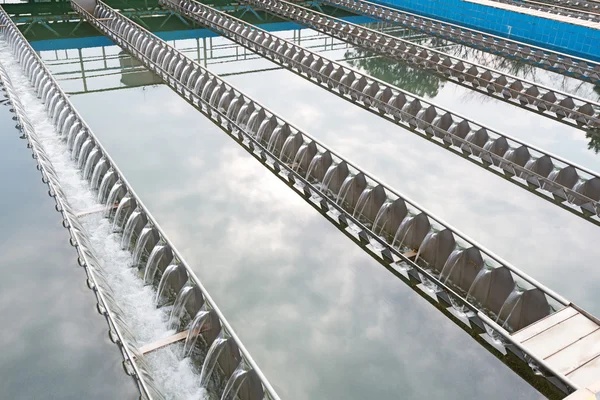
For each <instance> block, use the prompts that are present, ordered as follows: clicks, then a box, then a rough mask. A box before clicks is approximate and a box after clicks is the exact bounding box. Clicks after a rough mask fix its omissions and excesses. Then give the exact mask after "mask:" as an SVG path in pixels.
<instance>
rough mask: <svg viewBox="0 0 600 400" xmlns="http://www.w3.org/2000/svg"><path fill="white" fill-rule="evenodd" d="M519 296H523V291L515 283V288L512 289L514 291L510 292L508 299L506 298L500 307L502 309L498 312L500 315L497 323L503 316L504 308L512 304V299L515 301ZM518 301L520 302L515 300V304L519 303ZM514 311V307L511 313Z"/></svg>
mask: <svg viewBox="0 0 600 400" xmlns="http://www.w3.org/2000/svg"><path fill="white" fill-rule="evenodd" d="M518 296H521V291H520V290H519V288H518V286H516V285H515V288H514V289H513V290H512V292H510V294H509V295H508V297H507V298H506V300H504V304H502V307H500V311H499V312H498V316H497V317H496V323H498V322H499V321H500V318H501V317H502V312H503V311H504V308H505V307H506V306H507V305H508V304H510V303H511V302H512V301H514V300H515V299H516V298H517V297H518ZM517 303H518V302H515V306H516V305H517ZM513 311H514V307H513V309H512V310H511V312H510V313H509V314H512V312H513ZM506 321H508V318H507V319H506ZM506 321H505V323H506Z"/></svg>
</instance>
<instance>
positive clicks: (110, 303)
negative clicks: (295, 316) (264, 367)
mask: <svg viewBox="0 0 600 400" xmlns="http://www.w3.org/2000/svg"><path fill="white" fill-rule="evenodd" d="M0 33H1V34H2V36H3V37H4V39H5V40H6V41H7V42H8V43H9V44H10V47H11V48H12V50H13V52H14V54H15V58H17V59H18V61H19V63H20V65H21V68H22V69H23V72H24V73H25V74H26V75H27V77H28V78H29V79H30V82H31V84H32V85H33V87H34V89H35V90H36V92H37V93H38V95H39V96H40V98H41V99H42V101H43V102H44V104H45V107H46V110H47V111H48V113H49V115H50V117H51V118H52V121H53V123H54V125H55V127H56V129H57V130H58V131H59V132H60V134H61V135H63V137H65V138H66V139H67V143H69V145H70V146H71V148H74V149H75V150H74V152H73V153H74V154H77V156H76V160H78V161H79V159H83V157H86V160H87V161H86V162H85V163H86V164H87V162H88V161H90V162H92V163H93V165H92V166H93V170H94V172H96V169H98V170H99V171H100V175H99V177H98V181H96V182H91V183H92V187H93V188H94V189H97V188H98V183H99V182H100V181H102V184H104V183H105V181H108V182H107V183H108V185H107V187H108V186H109V187H108V189H110V191H112V189H113V188H115V187H116V188H118V189H119V192H120V198H119V199H118V200H119V201H120V202H125V201H128V202H129V203H132V204H135V206H134V207H135V208H136V210H137V211H138V212H139V215H141V217H140V218H141V219H143V220H145V221H146V222H147V226H149V227H151V228H152V229H153V231H154V232H156V234H157V236H158V239H157V240H158V241H160V242H161V243H164V245H165V246H166V248H168V250H169V251H170V252H171V253H172V254H173V261H172V262H173V264H176V265H178V266H181V267H183V268H184V269H185V277H186V279H189V284H190V285H191V286H192V287H194V288H197V290H199V291H200V293H201V297H202V299H203V302H204V303H206V304H207V305H208V308H209V309H211V310H212V311H213V312H214V313H215V315H216V316H217V317H218V320H219V323H220V325H221V327H222V328H223V329H224V330H225V331H226V332H227V333H228V335H229V337H231V338H232V340H233V341H235V344H236V345H237V348H238V349H239V351H240V353H241V357H242V358H243V360H245V362H246V364H247V365H249V366H250V368H252V370H253V371H254V374H255V376H256V377H258V379H259V380H260V383H261V385H262V388H263V391H264V393H265V395H266V396H267V398H268V399H270V400H278V399H279V397H278V395H277V394H276V392H275V390H274V389H273V388H272V387H271V385H270V383H269V382H268V380H267V379H266V378H265V377H264V375H263V374H262V372H261V371H260V369H259V368H258V366H257V365H256V363H255V362H254V360H253V359H252V358H251V356H250V354H249V353H248V351H247V350H246V348H245V347H244V345H243V344H242V342H241V341H240V339H239V338H238V336H237V335H236V334H235V332H234V331H233V329H232V328H231V326H230V325H229V323H228V322H227V320H226V319H225V317H224V315H223V314H222V313H221V311H220V310H219V308H218V306H217V304H216V303H215V302H214V300H213V299H212V298H211V296H210V294H209V293H208V291H207V290H206V289H205V288H204V286H203V285H202V283H201V281H200V279H198V277H197V276H196V275H195V273H194V272H193V271H192V269H191V268H190V267H189V265H188V264H187V263H186V261H185V260H184V258H183V257H182V255H181V254H180V253H179V252H178V251H177V249H176V248H175V246H174V245H173V243H172V242H171V241H170V240H169V238H168V237H167V235H166V234H165V232H164V231H163V230H162V229H161V227H160V226H159V225H158V223H157V221H156V220H155V219H154V217H153V216H152V214H150V212H149V210H148V209H147V208H146V207H145V206H144V204H143V203H142V201H141V200H140V198H139V197H138V196H137V195H136V193H135V192H134V190H133V189H132V187H131V185H130V184H129V183H128V182H127V180H126V179H125V176H124V175H123V173H122V172H121V171H120V170H119V168H118V167H117V165H116V164H115V162H114V161H113V160H112V158H111V157H110V156H109V154H108V153H107V152H106V150H105V149H104V147H103V146H102V145H101V144H100V142H99V140H98V139H97V138H96V136H95V135H94V133H93V132H92V130H91V129H90V127H89V126H88V125H87V124H86V122H85V121H84V120H83V118H81V116H80V115H79V113H78V112H77V110H76V109H75V108H74V107H73V105H72V104H71V102H70V101H69V99H68V97H67V96H66V95H65V93H64V92H63V91H62V90H61V88H60V86H59V85H58V83H56V81H55V80H54V78H53V77H52V75H51V73H50V72H49V71H48V69H47V68H46V67H45V65H44V63H43V61H42V60H41V59H40V58H39V56H38V55H37V54H36V52H35V51H34V50H33V49H32V47H31V46H30V44H29V43H28V42H27V40H26V39H25V38H24V36H23V35H22V33H21V32H20V31H19V30H18V28H17V27H16V25H15V24H14V23H13V22H12V21H11V19H10V17H9V16H8V15H7V14H6V12H5V11H4V10H3V9H2V8H0ZM13 104H15V101H13ZM15 109H16V110H18V111H19V113H20V115H22V116H23V108H22V106H19V107H17V106H16V105H15ZM23 118H24V117H23ZM23 121H24V122H23V127H24V129H25V132H26V134H27V135H29V136H28V137H29V140H30V142H32V143H36V138H35V136H34V132H33V129H32V128H31V124H29V123H27V122H25V120H23ZM84 142H88V146H86V149H87V153H86V154H82V153H83V151H81V152H77V151H76V150H77V149H78V148H81V149H83V148H84V145H83V144H84ZM34 151H35V148H34ZM92 154H94V156H93V158H90V157H92ZM37 155H38V158H37V159H38V163H39V164H40V167H41V168H42V173H43V176H44V182H48V183H49V185H51V186H50V187H51V195H52V196H53V197H55V199H56V200H57V210H59V211H61V212H62V214H63V217H64V218H65V222H64V226H65V227H68V228H69V229H70V231H71V234H72V244H73V245H74V246H76V247H77V250H78V252H79V254H80V260H79V261H80V264H81V265H82V266H85V267H86V271H87V272H88V275H89V276H90V277H91V280H92V284H91V287H92V288H93V290H94V291H95V293H96V295H97V296H98V299H99V304H100V303H101V304H100V307H99V310H101V312H102V314H103V315H105V316H106V318H107V320H108V322H109V326H110V327H111V328H112V329H113V331H114V332H115V335H116V338H113V340H115V341H116V342H117V343H119V345H120V347H121V350H122V352H123V355H124V357H125V360H126V361H127V363H128V369H127V372H128V373H130V374H132V375H134V376H135V377H136V380H137V382H138V386H139V387H140V392H141V393H142V395H143V396H144V397H145V398H147V399H161V398H162V395H161V394H160V392H158V390H157V389H156V388H155V386H154V384H153V383H152V379H151V377H150V375H149V373H148V368H146V367H144V364H145V363H144V361H143V356H142V355H141V354H140V353H139V352H138V350H137V349H136V347H135V346H136V345H135V339H134V337H133V335H131V334H128V335H127V334H126V333H127V332H128V330H127V327H126V323H125V322H124V321H123V320H122V319H121V318H117V317H115V314H114V311H111V310H115V309H118V305H117V304H115V303H114V300H112V296H110V293H109V292H106V290H108V289H105V287H106V283H105V282H102V280H101V279H99V278H101V269H102V267H101V265H100V263H98V261H97V259H96V258H95V256H94V253H93V249H92V247H91V246H90V245H89V240H88V239H87V238H86V237H85V231H84V230H83V229H82V227H81V224H79V223H78V221H77V219H76V218H73V215H74V213H73V210H71V209H70V207H69V206H68V203H66V202H65V201H66V198H65V196H64V194H63V193H62V190H61V189H60V185H59V184H58V181H57V180H56V176H55V174H53V173H51V172H52V171H51V169H50V165H49V162H48V158H47V157H46V156H44V155H43V154H42V153H39V154H37ZM79 164H80V165H81V164H83V161H81V162H80V163H79ZM94 175H95V174H94ZM86 179H88V180H90V181H92V176H91V175H90V176H88V177H86ZM110 201H111V199H110V198H105V199H102V202H103V203H104V204H108V203H109V202H110ZM132 211H133V209H131V210H130V212H132ZM142 227H143V226H141V227H140V230H141V228H142ZM103 290H104V291H103ZM129 367H130V369H129Z"/></svg>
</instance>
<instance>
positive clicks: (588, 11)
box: [493, 0, 600, 22]
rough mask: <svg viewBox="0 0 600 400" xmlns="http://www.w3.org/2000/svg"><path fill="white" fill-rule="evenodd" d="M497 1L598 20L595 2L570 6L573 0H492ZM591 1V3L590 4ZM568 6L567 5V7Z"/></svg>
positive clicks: (598, 8) (572, 16)
mask: <svg viewBox="0 0 600 400" xmlns="http://www.w3.org/2000/svg"><path fill="white" fill-rule="evenodd" d="M493 1H495V2H498V3H504V4H509V5H511V6H517V7H519V8H524V9H527V10H536V11H543V12H546V13H548V14H554V15H560V16H563V17H569V18H574V19H578V20H581V21H590V22H600V12H599V10H600V7H598V6H599V4H598V3H596V2H586V4H587V6H588V7H589V8H583V9H582V8H571V7H570V6H571V5H572V4H566V3H576V2H575V1H571V0H567V1H564V2H561V1H558V2H556V3H554V2H541V1H533V0H493ZM592 3H593V4H592ZM568 6H569V7H568Z"/></svg>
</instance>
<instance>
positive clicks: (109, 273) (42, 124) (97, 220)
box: [0, 40, 207, 400]
mask: <svg viewBox="0 0 600 400" xmlns="http://www.w3.org/2000/svg"><path fill="white" fill-rule="evenodd" d="M0 62H1V63H2V64H3V65H4V67H5V68H6V70H7V72H8V73H9V75H10V78H11V80H12V83H13V85H14V88H15V89H16V92H17V93H18V94H19V96H20V99H21V102H22V103H23V106H24V107H25V110H26V112H27V115H28V117H29V119H30V121H31V123H32V125H33V127H34V129H35V131H36V133H37V134H38V136H39V138H40V141H41V143H42V145H43V147H44V149H45V150H46V152H47V154H48V156H49V158H50V160H51V161H52V163H53V165H54V168H55V169H56V172H57V174H58V177H59V179H60V183H61V186H62V188H63V190H64V192H65V194H66V195H67V197H68V200H69V202H70V204H71V205H72V206H73V208H74V209H75V210H81V211H83V210H87V209H91V208H96V207H99V206H100V204H99V203H98V202H97V201H96V194H95V193H94V192H93V191H92V190H91V189H90V187H89V184H88V183H87V182H86V181H85V180H83V179H82V173H81V171H79V170H78V169H77V167H76V164H75V163H74V162H73V161H72V160H71V156H70V152H69V151H68V149H67V146H66V143H65V142H63V141H62V140H61V139H60V137H59V136H58V134H57V132H56V130H55V129H54V126H53V125H52V122H51V121H50V120H49V119H48V116H47V114H46V111H45V109H44V106H43V104H42V103H41V101H40V100H39V99H38V98H37V97H36V95H35V92H34V89H33V87H32V86H31V85H30V84H29V81H28V80H27V78H26V77H25V75H24V74H23V73H22V71H21V66H20V65H19V64H18V62H17V61H16V60H15V59H14V57H13V55H12V52H11V51H10V48H9V47H8V45H7V44H6V42H5V41H4V40H0ZM81 223H82V224H83V226H84V227H85V228H86V229H87V231H88V234H89V237H90V239H91V242H92V245H93V247H94V249H95V251H96V254H97V256H98V259H99V261H100V263H101V265H102V267H103V269H104V272H105V274H106V277H107V281H108V283H109V284H110V286H111V287H112V289H113V291H114V293H115V297H116V300H117V302H118V304H119V305H120V307H121V309H122V310H123V313H124V315H123V317H124V320H125V321H127V323H128V324H129V326H130V327H131V331H132V333H133V334H134V335H135V337H136V339H137V341H138V343H139V344H140V345H143V344H147V343H151V342H153V341H156V340H158V339H160V338H164V337H167V336H169V335H171V334H173V333H174V331H173V330H169V329H168V327H167V321H168V310H167V309H156V308H155V306H154V297H155V290H154V289H153V288H152V286H144V283H143V280H142V279H141V277H139V276H138V274H137V269H135V268H130V265H131V263H132V255H131V253H130V252H128V251H124V250H122V249H121V246H120V243H121V235H120V234H115V233H113V232H112V224H111V222H110V221H109V220H108V219H106V218H102V216H101V215H100V214H92V215H89V216H86V217H83V218H81ZM90 296H91V294H90ZM182 346H183V345H182V344H178V345H172V346H169V347H167V348H164V349H162V350H158V351H156V352H154V353H152V354H150V355H148V356H146V357H145V359H146V361H147V362H148V365H149V366H150V368H151V371H150V372H151V374H152V376H153V377H154V379H155V381H156V383H157V384H158V387H159V389H160V390H161V391H162V393H163V394H164V395H165V397H166V398H167V399H190V400H191V399H203V398H207V393H206V392H205V391H204V389H202V388H201V387H200V379H199V375H198V371H196V370H195V369H194V367H193V366H192V363H191V362H190V360H189V358H188V359H184V360H182V359H181V356H180V354H181V351H182V349H181V347H182Z"/></svg>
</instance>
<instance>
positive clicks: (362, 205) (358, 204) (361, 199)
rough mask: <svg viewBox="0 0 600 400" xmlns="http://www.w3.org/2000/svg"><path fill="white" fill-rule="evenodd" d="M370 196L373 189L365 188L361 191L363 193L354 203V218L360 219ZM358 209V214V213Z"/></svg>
mask: <svg viewBox="0 0 600 400" xmlns="http://www.w3.org/2000/svg"><path fill="white" fill-rule="evenodd" d="M372 194H373V188H366V189H365V190H363V192H362V193H361V194H360V197H359V198H358V201H357V202H356V207H354V213H353V214H352V216H353V217H354V218H360V216H361V215H363V213H364V211H365V207H366V206H367V204H368V203H369V200H371V195H372ZM359 208H360V212H359V211H358V210H359ZM357 214H358V215H357ZM373 227H374V226H373Z"/></svg>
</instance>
